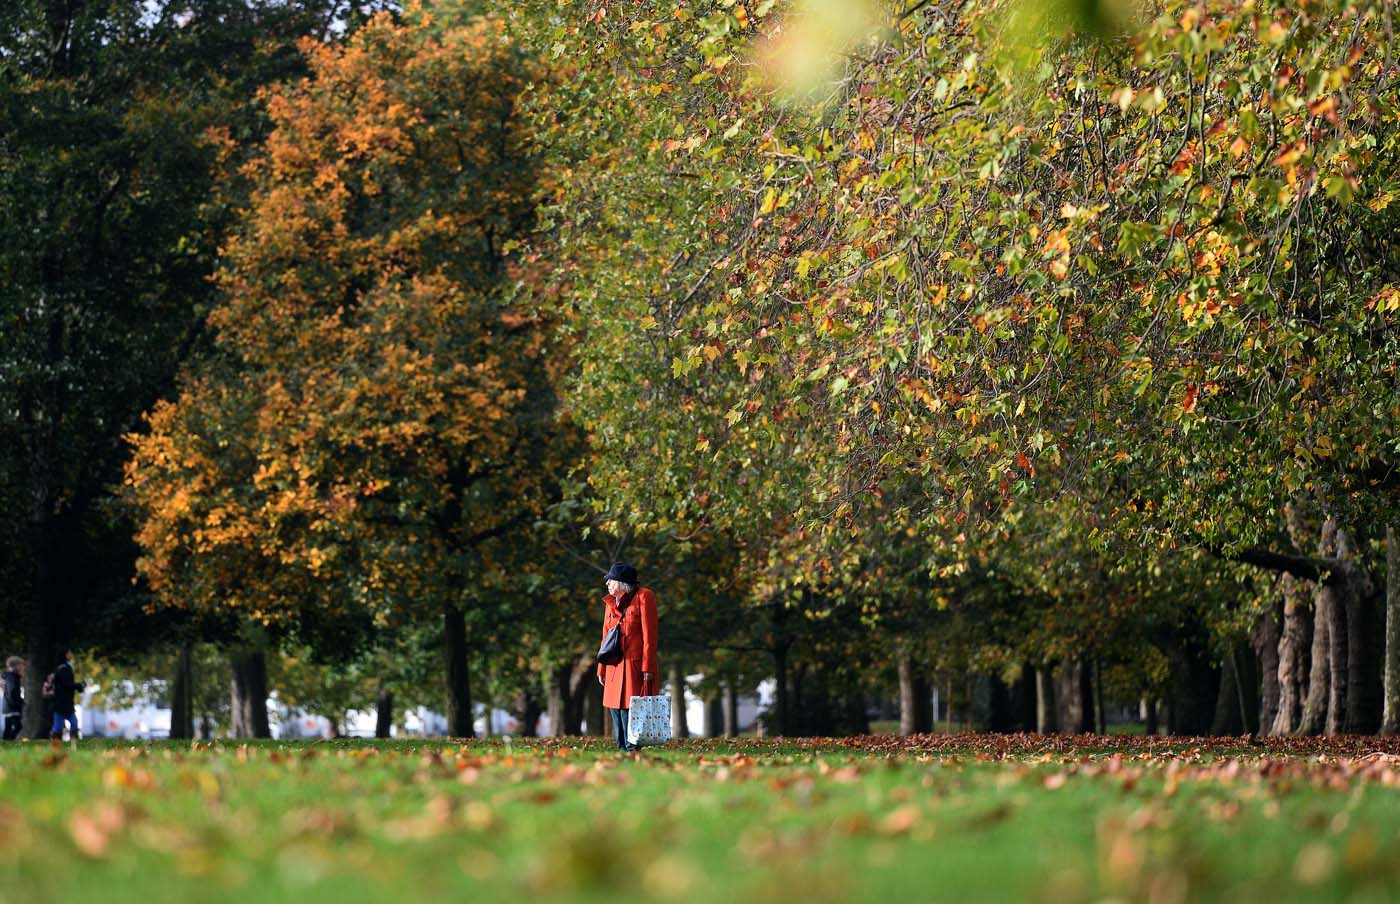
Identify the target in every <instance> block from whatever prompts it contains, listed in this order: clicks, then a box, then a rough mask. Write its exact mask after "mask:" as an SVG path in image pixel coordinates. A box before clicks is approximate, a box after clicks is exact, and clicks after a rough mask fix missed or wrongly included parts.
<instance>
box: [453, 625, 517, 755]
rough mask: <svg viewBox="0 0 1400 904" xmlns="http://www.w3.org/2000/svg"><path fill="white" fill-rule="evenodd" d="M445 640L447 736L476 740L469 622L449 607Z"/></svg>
mask: <svg viewBox="0 0 1400 904" xmlns="http://www.w3.org/2000/svg"><path fill="white" fill-rule="evenodd" d="M442 639H443V644H442V646H443V653H444V656H445V657H446V662H445V663H444V665H445V666H446V671H447V736H448V737H449V738H470V737H474V736H475V734H476V731H475V730H474V729H473V727H472V721H473V720H472V694H471V683H470V681H469V678H468V674H467V622H466V619H465V618H463V617H462V610H460V609H458V608H457V607H456V606H453V605H450V604H449V605H446V606H443V608H442ZM532 730H533V729H532Z"/></svg>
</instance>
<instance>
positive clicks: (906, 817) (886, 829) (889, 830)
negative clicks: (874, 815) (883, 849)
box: [880, 804, 922, 835]
mask: <svg viewBox="0 0 1400 904" xmlns="http://www.w3.org/2000/svg"><path fill="white" fill-rule="evenodd" d="M921 818H922V814H921V813H920V812H919V808H918V807H916V806H914V805H913V804H905V805H904V806H902V807H900V808H899V809H897V810H894V811H892V812H890V813H889V814H888V815H887V816H886V817H885V818H884V819H882V820H880V834H881V835H903V834H905V833H906V832H908V831H909V830H910V829H912V828H914V826H916V825H918V824H919V820H920V819H921Z"/></svg>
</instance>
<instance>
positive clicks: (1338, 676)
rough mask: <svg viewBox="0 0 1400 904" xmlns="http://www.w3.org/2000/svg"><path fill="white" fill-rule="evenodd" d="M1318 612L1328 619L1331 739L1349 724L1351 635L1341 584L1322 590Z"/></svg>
mask: <svg viewBox="0 0 1400 904" xmlns="http://www.w3.org/2000/svg"><path fill="white" fill-rule="evenodd" d="M1317 598H1318V611H1319V612H1320V613H1323V617H1325V618H1326V619H1327V721H1326V727H1325V729H1324V731H1325V733H1326V734H1327V736H1328V737H1332V736H1334V735H1338V734H1341V733H1342V730H1343V728H1344V727H1345V725H1346V706H1347V666H1348V662H1347V641H1348V639H1349V637H1350V634H1349V633H1348V632H1347V607H1346V600H1345V598H1344V597H1343V594H1342V593H1341V587H1340V585H1339V584H1337V583H1330V584H1324V585H1323V586H1322V587H1321V588H1319V590H1318V594H1317Z"/></svg>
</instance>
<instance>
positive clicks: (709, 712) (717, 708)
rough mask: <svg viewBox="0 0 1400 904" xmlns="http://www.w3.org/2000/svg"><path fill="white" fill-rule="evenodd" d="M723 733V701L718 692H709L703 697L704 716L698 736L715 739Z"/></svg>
mask: <svg viewBox="0 0 1400 904" xmlns="http://www.w3.org/2000/svg"><path fill="white" fill-rule="evenodd" d="M723 732H724V701H723V699H721V697H720V693H719V691H714V690H712V691H710V692H709V693H708V694H707V695H706V696H705V716H704V721H703V724H701V726H700V734H701V736H702V737H706V738H717V737H719V736H720V735H721V734H722V733H723Z"/></svg>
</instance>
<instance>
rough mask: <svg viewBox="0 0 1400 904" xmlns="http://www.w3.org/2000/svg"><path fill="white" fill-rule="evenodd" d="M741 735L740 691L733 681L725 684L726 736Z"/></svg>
mask: <svg viewBox="0 0 1400 904" xmlns="http://www.w3.org/2000/svg"><path fill="white" fill-rule="evenodd" d="M738 734H739V690H738V688H736V687H735V686H734V681H733V680H732V679H731V680H729V681H726V682H724V736H725V737H726V738H733V737H737V736H738Z"/></svg>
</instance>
